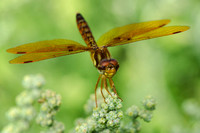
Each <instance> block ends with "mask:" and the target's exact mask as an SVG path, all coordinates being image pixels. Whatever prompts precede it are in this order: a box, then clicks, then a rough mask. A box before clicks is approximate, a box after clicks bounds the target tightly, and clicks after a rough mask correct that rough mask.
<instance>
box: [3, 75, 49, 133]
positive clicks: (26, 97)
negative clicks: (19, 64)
mask: <svg viewBox="0 0 200 133" xmlns="http://www.w3.org/2000/svg"><path fill="white" fill-rule="evenodd" d="M44 82H45V81H44V78H43V77H42V76H41V75H29V76H25V78H24V80H23V86H24V87H25V88H26V90H24V91H23V92H21V93H20V94H19V95H18V96H17V97H16V106H15V107H12V108H11V109H10V110H9V111H8V112H7V114H6V116H7V118H8V120H9V121H10V123H9V124H8V125H7V126H5V127H4V128H3V130H2V131H1V133H21V132H24V131H26V130H27V129H28V128H29V127H30V123H31V121H32V120H33V118H34V117H35V115H36V110H35V108H34V107H33V104H34V102H35V101H37V99H38V97H39V96H40V92H41V87H42V86H43V85H44Z"/></svg>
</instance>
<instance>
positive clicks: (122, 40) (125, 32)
mask: <svg viewBox="0 0 200 133" xmlns="http://www.w3.org/2000/svg"><path fill="white" fill-rule="evenodd" d="M76 22H77V26H78V29H79V32H80V34H81V36H82V38H83V40H84V41H85V43H86V44H87V46H84V45H82V44H80V43H78V42H75V41H72V40H66V39H55V40H47V41H39V42H34V43H29V44H24V45H20V46H17V47H15V48H10V49H8V50H7V52H9V53H13V54H22V55H21V56H19V57H17V58H15V59H13V60H11V61H10V63H11V64H25V63H32V62H36V61H41V60H45V59H50V58H55V57H60V56H65V55H70V54H76V53H80V52H85V51H89V52H90V56H91V59H92V62H93V64H94V66H95V67H96V68H97V69H98V71H99V72H100V75H99V78H98V80H97V83H96V86H95V102H96V106H97V97H96V90H97V87H98V84H99V82H100V79H101V94H102V96H103V98H104V101H105V97H104V95H103V91H102V89H103V87H104V88H105V89H106V91H107V92H108V93H109V94H110V95H111V93H110V92H109V90H108V85H107V80H108V81H109V84H110V87H111V89H112V90H113V91H114V93H115V94H116V95H117V91H116V89H115V85H114V82H113V80H112V77H113V76H114V75H115V73H116V72H117V70H118V68H119V63H118V62H117V60H115V59H112V58H111V55H110V53H109V51H108V49H107V47H113V46H118V45H123V44H127V43H133V42H136V41H141V40H146V39H151V38H157V37H161V36H167V35H173V34H177V33H180V32H183V31H186V30H188V29H189V27H188V26H165V25H167V24H168V23H169V22H170V20H168V19H165V20H156V21H149V22H143V23H135V24H129V25H125V26H122V27H118V28H114V29H112V30H110V31H108V32H106V33H105V34H103V35H102V36H101V37H100V38H99V39H98V41H97V42H96V41H95V39H94V37H93V35H92V32H91V30H90V28H89V26H88V24H87V22H86V21H85V19H84V18H83V16H82V15H81V14H80V13H77V14H76ZM117 96H118V95H117Z"/></svg>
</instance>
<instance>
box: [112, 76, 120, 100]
mask: <svg viewBox="0 0 200 133" xmlns="http://www.w3.org/2000/svg"><path fill="white" fill-rule="evenodd" d="M109 83H110V86H111V88H112V90H113V91H114V93H115V94H116V95H117V97H118V98H119V99H120V100H121V101H123V100H122V99H121V98H120V97H119V96H118V94H117V91H116V88H115V85H114V82H113V80H112V78H109Z"/></svg>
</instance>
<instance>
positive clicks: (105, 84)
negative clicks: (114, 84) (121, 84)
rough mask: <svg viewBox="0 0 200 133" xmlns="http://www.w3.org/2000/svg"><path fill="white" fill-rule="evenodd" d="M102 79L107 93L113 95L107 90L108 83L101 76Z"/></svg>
mask: <svg viewBox="0 0 200 133" xmlns="http://www.w3.org/2000/svg"><path fill="white" fill-rule="evenodd" d="M102 80H104V87H105V89H106V91H107V92H108V94H109V95H110V96H111V97H113V96H112V95H111V93H110V92H109V90H108V84H107V80H106V77H105V76H104V77H103V78H102Z"/></svg>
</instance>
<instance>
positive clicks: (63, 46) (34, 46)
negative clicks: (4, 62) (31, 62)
mask: <svg viewBox="0 0 200 133" xmlns="http://www.w3.org/2000/svg"><path fill="white" fill-rule="evenodd" d="M80 49H82V50H85V49H87V47H85V46H83V45H81V44H79V43H77V42H75V41H72V40H66V39H55V40H47V41H39V42H34V43H28V44H24V45H20V46H17V47H15V48H10V49H8V50H7V52H9V53H13V54H28V53H42V52H59V51H67V52H70V51H76V50H80Z"/></svg>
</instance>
